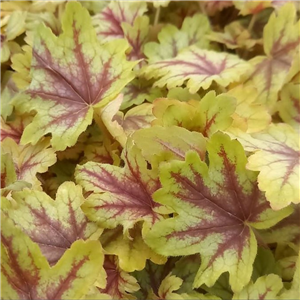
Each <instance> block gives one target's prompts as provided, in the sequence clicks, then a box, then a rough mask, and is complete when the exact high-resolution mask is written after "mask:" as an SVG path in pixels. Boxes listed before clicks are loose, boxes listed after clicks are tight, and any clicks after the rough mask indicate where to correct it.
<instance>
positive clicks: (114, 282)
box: [101, 256, 140, 299]
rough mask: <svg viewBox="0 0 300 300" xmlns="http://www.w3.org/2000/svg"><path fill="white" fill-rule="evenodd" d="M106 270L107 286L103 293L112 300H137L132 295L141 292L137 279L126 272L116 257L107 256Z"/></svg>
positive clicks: (102, 290)
mask: <svg viewBox="0 0 300 300" xmlns="http://www.w3.org/2000/svg"><path fill="white" fill-rule="evenodd" d="M104 269H105V271H106V274H107V285H106V287H105V288H104V289H101V292H103V293H106V294H109V295H110V296H111V297H112V299H136V297H134V296H132V295H131V293H133V292H136V291H137V290H139V288H140V287H139V284H138V283H137V281H136V279H135V278H134V277H133V276H132V275H130V274H128V273H126V272H124V271H123V270H122V269H121V268H120V267H119V265H118V260H117V258H116V257H114V256H106V257H105V261H104Z"/></svg>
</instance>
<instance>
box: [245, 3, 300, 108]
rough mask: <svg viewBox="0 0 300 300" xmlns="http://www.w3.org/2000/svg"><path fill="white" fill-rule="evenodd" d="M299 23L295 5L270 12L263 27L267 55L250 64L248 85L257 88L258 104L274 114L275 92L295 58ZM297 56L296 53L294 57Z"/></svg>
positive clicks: (280, 85)
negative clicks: (263, 105)
mask: <svg viewBox="0 0 300 300" xmlns="http://www.w3.org/2000/svg"><path fill="white" fill-rule="evenodd" d="M299 26H300V22H299V21H298V22H297V18H296V10H295V6H294V4H292V3H288V4H286V5H285V6H283V7H282V8H280V10H279V11H278V12H277V13H275V12H274V13H273V14H272V16H271V17H270V19H269V21H268V24H267V25H266V26H265V27H264V35H263V39H264V51H265V54H266V55H267V56H257V57H255V58H253V59H252V60H251V61H250V63H251V64H252V65H253V66H254V70H253V72H252V73H251V74H250V76H249V79H248V82H249V81H250V82H253V84H254V85H255V87H256V88H257V89H258V93H259V95H258V98H257V101H258V102H259V103H263V104H267V105H268V108H269V110H270V111H271V112H274V109H275V104H276V102H277V100H278V92H279V91H280V89H281V88H282V87H283V85H284V83H285V80H286V78H287V76H288V73H289V71H290V68H291V66H292V62H293V60H294V56H295V55H299V53H298V50H299V47H298V46H299V41H300V30H299V29H300V27H299ZM297 53H298V54H297Z"/></svg>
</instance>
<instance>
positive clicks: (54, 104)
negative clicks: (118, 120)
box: [15, 2, 136, 150]
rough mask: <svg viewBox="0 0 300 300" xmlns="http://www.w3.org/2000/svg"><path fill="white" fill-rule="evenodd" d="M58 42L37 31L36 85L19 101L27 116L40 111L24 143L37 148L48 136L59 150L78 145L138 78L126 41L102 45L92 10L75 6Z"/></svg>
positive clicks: (46, 32) (46, 31)
mask: <svg viewBox="0 0 300 300" xmlns="http://www.w3.org/2000/svg"><path fill="white" fill-rule="evenodd" d="M62 28H63V33H62V34H61V35H60V36H59V37H56V36H55V35H54V34H53V33H52V32H51V30H50V29H49V28H47V27H45V25H40V26H38V28H37V31H36V36H35V40H34V45H33V53H32V67H31V70H32V74H31V75H32V81H31V84H30V86H29V87H28V89H27V90H26V92H25V93H24V94H22V95H21V96H20V97H18V98H17V99H16V102H15V103H16V105H17V106H18V109H20V110H21V111H23V112H24V111H28V110H36V111H37V115H36V116H35V118H34V119H33V122H32V123H31V124H30V125H29V126H27V127H26V129H25V131H24V134H23V136H22V140H21V141H22V143H33V144H35V143H37V141H38V140H39V139H40V138H41V137H42V136H43V135H44V134H47V133H51V134H52V139H51V144H52V146H53V147H54V148H55V149H56V150H64V149H65V148H66V147H70V146H73V145H74V144H75V143H76V141H77V138H78V136H79V135H80V133H82V132H83V131H85V129H86V128H87V126H88V125H89V124H91V122H92V117H93V107H99V106H104V105H105V104H106V103H108V102H109V101H110V100H112V99H113V98H115V97H116V96H117V95H118V93H119V92H120V91H121V90H122V89H123V87H124V86H125V85H126V84H127V83H128V82H129V81H130V80H132V79H133V75H132V71H131V70H132V68H133V66H134V65H135V64H136V63H134V62H127V61H126V59H125V51H126V49H127V48H128V44H127V43H126V42H125V41H123V40H118V41H113V42H110V43H106V44H105V45H102V46H101V45H100V42H99V41H98V40H97V36H96V33H95V30H94V28H93V26H92V23H91V18H90V16H89V13H88V11H87V10H86V9H85V8H83V7H82V6H81V4H80V3H78V2H69V3H67V5H66V10H65V13H64V15H63V19H62Z"/></svg>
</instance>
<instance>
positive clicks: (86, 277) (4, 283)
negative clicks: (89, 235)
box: [1, 216, 105, 299]
mask: <svg viewBox="0 0 300 300" xmlns="http://www.w3.org/2000/svg"><path fill="white" fill-rule="evenodd" d="M1 222H2V230H1V250H2V251H1V253H2V255H1V277H2V280H1V297H2V298H3V299H80V298H81V297H83V296H85V295H86V294H87V292H88V290H89V286H90V285H93V284H94V282H95V281H96V279H97V277H98V276H100V274H101V273H102V272H103V267H102V264H103V256H104V255H103V252H102V249H101V246H100V243H99V242H98V241H88V242H84V241H76V242H75V243H74V244H72V246H71V248H70V249H69V250H67V251H66V253H65V254H64V255H63V257H62V258H61V259H60V260H59V262H58V263H57V264H56V265H55V267H53V268H50V266H49V264H48V262H47V260H46V258H45V257H44V256H43V255H42V253H41V251H40V249H39V247H38V245H37V244H35V243H33V242H32V241H31V240H30V238H29V237H28V236H26V235H25V234H24V233H23V232H22V231H21V230H20V229H19V228H17V227H16V226H14V225H13V224H12V222H11V221H10V220H9V219H7V218H6V217H4V216H2V220H1ZM102 281H105V278H104V277H103V276H102Z"/></svg>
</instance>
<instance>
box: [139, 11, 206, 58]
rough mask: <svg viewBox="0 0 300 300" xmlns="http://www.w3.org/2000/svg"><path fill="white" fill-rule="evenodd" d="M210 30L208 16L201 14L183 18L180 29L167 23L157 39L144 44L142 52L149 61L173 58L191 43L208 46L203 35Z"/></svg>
mask: <svg viewBox="0 0 300 300" xmlns="http://www.w3.org/2000/svg"><path fill="white" fill-rule="evenodd" d="M209 30H210V24H209V21H208V18H207V17H206V16H205V15H202V14H195V15H194V16H193V17H187V18H185V19H184V22H183V24H182V27H181V29H178V28H177V27H176V26H174V25H171V24H168V25H166V26H165V27H163V29H162V30H161V31H160V33H159V34H158V37H157V38H158V41H159V43H156V42H149V43H147V44H146V45H145V49H144V53H145V54H146V56H147V57H148V59H149V63H154V62H157V61H161V60H165V59H169V58H174V57H176V56H177V55H178V54H179V53H180V52H181V51H182V50H183V49H185V48H188V47H189V46H192V45H197V46H198V47H199V48H208V45H209V42H208V40H207V39H206V37H205V35H206V34H207V33H208V32H209Z"/></svg>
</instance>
